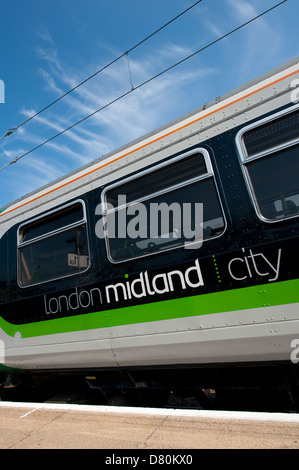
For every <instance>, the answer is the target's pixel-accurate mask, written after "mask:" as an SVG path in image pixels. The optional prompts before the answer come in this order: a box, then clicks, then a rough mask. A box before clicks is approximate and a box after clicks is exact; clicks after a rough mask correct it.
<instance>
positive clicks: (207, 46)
mask: <svg viewBox="0 0 299 470" xmlns="http://www.w3.org/2000/svg"><path fill="white" fill-rule="evenodd" d="M286 2H287V0H283V1H281V2H279V3H277V4H276V5H274V6H273V7H271V8H269V9H268V10H265V11H263V12H262V13H260V14H259V15H257V16H255V17H253V18H251V19H250V20H248V21H246V22H245V23H243V24H241V25H240V26H238V27H237V28H234V29H232V30H231V31H229V32H228V33H226V34H224V35H223V36H221V37H219V38H218V39H215V41H213V42H210V43H209V44H207V45H206V46H204V47H202V48H201V49H198V50H197V51H195V52H193V53H192V54H190V55H188V56H186V57H185V58H184V59H182V60H180V61H178V62H176V63H175V64H173V65H171V66H170V67H168V68H166V69H164V70H163V71H162V72H159V73H158V74H156V75H154V76H153V77H151V78H149V79H148V80H146V81H144V82H143V83H140V84H139V85H137V86H136V87H134V88H132V89H131V90H129V91H127V92H126V93H123V94H122V95H120V96H118V97H117V98H115V99H114V100H112V101H110V102H109V103H107V104H106V105H104V106H102V107H101V108H99V109H97V110H95V111H93V112H92V113H90V114H88V115H87V116H85V117H84V118H82V119H80V120H79V121H77V122H75V123H74V124H72V125H71V126H69V127H67V128H66V129H64V130H63V131H61V132H59V133H58V134H56V135H54V136H52V137H50V138H49V139H47V140H45V141H44V142H42V143H41V144H39V145H37V146H36V147H34V148H32V149H31V150H28V151H27V152H25V153H24V154H23V155H21V156H19V157H16V158H14V159H13V160H12V161H11V162H9V163H7V164H6V165H4V166H3V167H1V168H0V171H1V170H4V169H5V168H7V167H8V166H10V165H12V164H13V163H16V162H17V161H19V160H20V159H21V158H24V157H26V156H27V155H29V154H30V153H32V152H34V151H35V150H37V149H39V148H40V147H42V146H44V145H46V144H47V143H49V142H51V141H52V140H54V139H56V138H57V137H59V136H60V135H62V134H64V133H65V132H67V131H69V130H70V129H73V128H74V127H75V126H77V125H78V124H81V123H82V122H84V121H86V120H87V119H89V118H90V117H92V116H94V115H95V114H97V113H99V112H100V111H103V110H104V109H106V108H108V107H109V106H111V105H112V104H114V103H116V102H117V101H119V100H121V99H122V98H124V97H125V96H128V95H129V94H130V93H133V92H134V91H136V90H138V89H139V88H141V87H143V86H144V85H146V84H148V83H150V82H151V81H153V80H155V79H156V78H158V77H161V76H162V75H163V74H165V73H166V72H169V71H170V70H172V69H173V68H175V67H177V66H178V65H180V64H182V63H183V62H185V61H186V60H188V59H190V58H191V57H194V56H195V55H197V54H199V53H200V52H203V51H204V50H206V49H208V48H209V47H211V46H213V45H214V44H216V43H218V42H220V41H222V40H223V39H225V38H227V37H228V36H230V35H231V34H233V33H235V32H237V31H239V30H240V29H242V28H244V27H245V26H247V25H249V24H250V23H252V22H253V21H255V20H257V19H258V18H261V17H262V16H264V15H266V14H267V13H269V12H270V11H272V10H274V9H275V8H277V7H279V6H280V5H282V4H283V3H286Z"/></svg>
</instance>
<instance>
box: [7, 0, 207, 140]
mask: <svg viewBox="0 0 299 470" xmlns="http://www.w3.org/2000/svg"><path fill="white" fill-rule="evenodd" d="M202 1H203V0H198V1H197V2H195V3H193V5H191V6H190V7H188V8H186V9H185V10H184V11H182V12H181V13H179V14H178V15H177V16H175V17H174V18H172V19H171V20H169V21H167V23H165V24H163V26H160V28H158V29H156V30H155V31H154V32H153V33H151V34H149V35H148V36H146V37H145V38H144V39H142V40H141V41H139V42H138V43H137V44H135V45H134V46H133V47H131V48H130V49H129V50H127V51H126V52H124V53H123V54H121V55H120V56H118V57H116V58H115V59H113V60H112V61H111V62H109V63H108V64H106V65H104V66H103V67H102V68H100V69H99V70H97V71H96V72H95V73H93V74H92V75H90V76H89V77H87V78H86V79H85V80H83V81H82V82H80V83H78V84H77V85H76V86H74V87H73V88H71V89H70V90H69V91H67V92H66V93H64V94H63V95H61V96H59V97H58V98H57V99H56V100H54V101H52V102H51V103H49V104H48V105H47V106H45V107H44V108H42V109H41V110H40V111H38V112H36V113H35V114H33V115H32V116H30V117H29V118H28V119H26V120H25V121H24V122H22V123H21V124H19V125H18V126H17V127H13V128H11V129H9V131H8V132H7V133H6V134H5V135H3V136H2V137H1V138H0V140H2V139H4V138H5V137H8V136H9V135H11V134H12V133H13V132H15V131H16V130H17V129H19V128H20V127H22V126H24V125H25V124H27V123H28V122H30V121H32V119H34V118H36V117H37V116H39V115H40V114H41V113H43V112H44V111H46V110H47V109H49V108H50V107H51V106H53V105H54V104H56V103H58V102H59V101H60V100H62V99H63V98H65V97H66V96H68V95H69V94H70V93H72V92H73V91H75V90H77V89H78V88H79V87H80V86H82V85H84V84H85V83H87V82H88V81H89V80H91V79H92V78H94V77H95V76H96V75H98V74H100V73H101V72H103V71H104V70H106V69H107V68H109V67H111V66H112V65H113V64H115V63H116V62H117V61H119V60H120V59H122V58H123V57H125V56H126V57H127V60H128V67H129V74H130V83H131V87H132V89H133V88H134V87H133V82H132V76H131V70H130V64H129V57H128V54H129V53H130V52H132V51H134V49H136V48H137V47H139V46H141V45H142V44H143V43H145V42H146V41H148V40H149V39H151V38H152V37H153V36H155V35H156V34H158V33H159V32H160V31H162V30H163V29H164V28H166V27H167V26H169V25H170V24H171V23H173V22H174V21H176V20H177V19H179V18H180V17H181V16H183V15H184V14H185V13H187V12H188V11H190V10H191V9H192V8H194V7H196V6H197V5H198V4H199V3H201V2H202Z"/></svg>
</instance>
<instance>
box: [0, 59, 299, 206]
mask: <svg viewBox="0 0 299 470" xmlns="http://www.w3.org/2000/svg"><path fill="white" fill-rule="evenodd" d="M297 63H299V56H297V57H296V58H294V59H292V60H290V61H288V62H286V63H285V64H283V65H281V66H279V67H276V68H275V69H272V70H270V71H269V72H267V73H265V74H263V75H261V76H259V77H257V78H255V79H253V80H251V81H249V82H247V83H246V84H244V85H242V86H240V87H237V88H235V89H234V90H232V91H230V92H228V93H225V94H223V95H221V96H219V97H216V98H215V99H213V100H211V101H209V102H207V103H205V104H204V105H202V106H200V107H198V108H196V109H194V110H192V111H190V112H189V113H187V114H184V115H183V116H180V117H179V118H177V119H175V120H173V121H170V122H168V123H167V124H165V125H163V126H161V127H159V128H156V129H154V130H153V131H151V132H149V133H147V134H144V135H142V136H141V137H139V138H138V139H135V140H133V141H131V142H129V143H127V144H125V145H123V146H121V147H119V148H116V149H114V150H113V151H111V152H109V153H107V154H105V155H102V156H101V157H99V158H97V159H95V160H93V161H91V162H89V163H87V164H85V165H83V166H81V167H79V168H77V169H75V170H73V171H71V172H69V173H66V174H64V175H63V176H61V177H59V178H57V179H55V180H53V181H51V182H49V183H47V184H46V185H44V186H41V187H38V188H37V189H35V190H34V191H32V192H29V193H27V194H25V195H23V196H22V197H20V198H18V199H16V200H14V201H11V202H10V203H8V204H6V205H4V206H2V207H0V214H1V212H4V211H5V210H6V209H8V208H9V207H11V206H14V205H15V204H18V203H21V202H22V201H24V200H25V199H28V198H31V197H33V196H34V195H35V194H37V193H40V192H42V191H45V190H47V188H50V187H51V186H53V185H56V184H59V183H60V182H62V181H64V180H65V179H67V178H70V177H72V176H73V175H76V174H78V173H80V172H82V171H84V170H86V169H88V168H90V167H92V166H94V165H96V164H98V163H99V162H103V161H105V160H106V159H109V157H111V156H113V155H114V154H117V153H120V152H123V151H125V150H126V149H128V148H129V147H132V146H135V145H137V144H138V143H140V142H142V141H144V140H146V139H149V138H150V137H152V136H153V135H156V134H158V133H159V132H163V130H165V129H168V128H170V127H172V126H175V125H176V124H178V123H180V122H181V121H184V120H186V119H188V118H190V117H192V116H194V115H196V114H198V113H200V112H201V111H204V110H207V109H209V108H211V107H212V106H214V105H217V104H219V103H221V102H223V101H225V100H227V99H229V98H230V97H232V96H234V95H237V94H238V93H241V92H243V91H244V90H246V89H248V88H250V87H252V86H254V85H256V84H258V83H260V82H262V81H264V80H267V79H268V78H270V77H272V76H273V75H276V74H278V73H280V72H283V71H284V70H286V69H288V68H289V67H292V66H293V65H296V64H297Z"/></svg>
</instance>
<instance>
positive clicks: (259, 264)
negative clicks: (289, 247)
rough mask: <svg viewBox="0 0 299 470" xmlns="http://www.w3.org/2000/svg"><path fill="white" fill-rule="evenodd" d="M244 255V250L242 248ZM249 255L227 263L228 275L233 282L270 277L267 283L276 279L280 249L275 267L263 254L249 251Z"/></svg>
mask: <svg viewBox="0 0 299 470" xmlns="http://www.w3.org/2000/svg"><path fill="white" fill-rule="evenodd" d="M242 251H243V252H244V254H245V248H242ZM248 252H249V253H246V256H243V257H242V258H239V257H238V258H233V259H232V260H230V262H229V263H228V271H229V274H230V275H231V277H232V278H233V279H235V281H244V280H245V279H247V278H250V277H254V276H255V275H256V274H257V275H258V276H262V277H265V276H271V277H270V278H269V279H268V281H269V282H273V281H276V280H277V279H278V276H279V269H280V260H281V248H279V250H278V253H277V257H276V261H275V263H276V265H274V264H272V263H271V262H270V261H269V260H268V258H267V257H266V256H265V255H264V254H263V253H253V251H252V250H251V249H250V250H248Z"/></svg>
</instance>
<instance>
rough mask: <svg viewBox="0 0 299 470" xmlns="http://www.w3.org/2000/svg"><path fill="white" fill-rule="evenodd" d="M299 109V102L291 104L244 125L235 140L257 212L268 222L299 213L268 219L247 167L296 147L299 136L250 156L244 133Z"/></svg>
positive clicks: (281, 220) (291, 216)
mask: <svg viewBox="0 0 299 470" xmlns="http://www.w3.org/2000/svg"><path fill="white" fill-rule="evenodd" d="M298 109H299V104H297V105H295V106H291V107H290V108H287V109H284V110H282V111H279V112H277V113H274V114H271V115H270V116H267V117H266V118H263V119H260V120H258V121H255V122H254V123H252V124H249V125H248V126H246V127H243V128H242V129H241V130H240V131H239V132H238V133H237V135H236V139H235V141H236V146H237V150H238V155H239V157H240V160H241V164H242V172H243V176H244V179H245V183H246V186H247V189H248V192H249V195H250V197H251V199H252V202H253V206H254V209H255V212H256V214H257V216H258V218H259V219H260V220H262V221H263V222H266V223H268V224H277V223H281V222H283V221H285V220H289V219H293V218H295V217H298V215H299V214H294V215H287V216H284V217H283V218H281V219H276V220H275V219H268V218H267V217H265V216H264V215H263V214H262V213H261V210H260V207H259V202H258V200H257V197H256V195H255V189H254V187H253V184H252V181H251V178H250V174H249V171H248V169H247V164H249V163H251V162H253V161H256V160H259V159H262V158H265V157H269V156H270V155H274V154H275V153H277V152H278V151H283V150H286V149H288V148H291V147H294V146H295V145H298V144H299V137H298V139H297V140H291V141H289V142H284V143H283V144H281V145H277V146H275V147H271V148H269V149H267V150H266V151H263V152H259V153H256V154H254V155H252V156H250V157H249V156H248V154H247V149H246V146H245V143H244V139H243V136H244V134H246V132H248V131H250V130H253V129H257V128H259V127H261V126H263V125H264V124H268V123H270V122H272V121H275V120H276V119H279V118H281V117H283V116H286V115H288V114H291V113H293V112H294V111H296V110H298ZM265 181H266V180H265Z"/></svg>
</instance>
